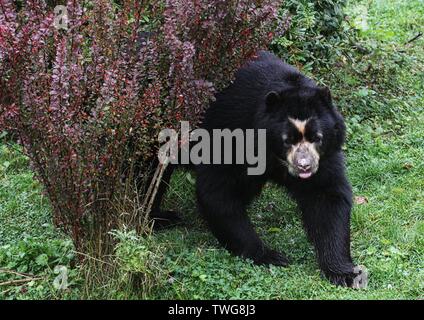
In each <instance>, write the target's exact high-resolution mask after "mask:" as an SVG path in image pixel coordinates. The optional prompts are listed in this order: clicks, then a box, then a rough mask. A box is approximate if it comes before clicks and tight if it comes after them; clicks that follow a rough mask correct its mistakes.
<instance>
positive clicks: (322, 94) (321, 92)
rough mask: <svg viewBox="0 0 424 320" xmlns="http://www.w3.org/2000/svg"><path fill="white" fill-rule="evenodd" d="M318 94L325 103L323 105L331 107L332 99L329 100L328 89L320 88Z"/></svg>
mask: <svg viewBox="0 0 424 320" xmlns="http://www.w3.org/2000/svg"><path fill="white" fill-rule="evenodd" d="M318 93H319V95H320V97H321V98H322V99H323V100H324V101H325V103H326V104H327V105H328V106H329V107H331V106H332V98H331V92H330V89H329V88H328V87H321V88H319V89H318Z"/></svg>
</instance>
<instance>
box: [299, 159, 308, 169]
mask: <svg viewBox="0 0 424 320" xmlns="http://www.w3.org/2000/svg"><path fill="white" fill-rule="evenodd" d="M297 167H298V168H299V169H300V170H302V171H309V170H310V169H311V164H310V162H309V161H308V160H307V159H300V160H299V161H298V163H297Z"/></svg>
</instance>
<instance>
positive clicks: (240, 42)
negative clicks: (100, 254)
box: [0, 0, 279, 250]
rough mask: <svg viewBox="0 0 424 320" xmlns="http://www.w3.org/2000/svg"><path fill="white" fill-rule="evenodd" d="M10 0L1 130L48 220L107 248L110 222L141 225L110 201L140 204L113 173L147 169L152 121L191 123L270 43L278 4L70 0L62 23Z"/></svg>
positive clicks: (5, 12)
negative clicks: (31, 178) (39, 192)
mask: <svg viewBox="0 0 424 320" xmlns="http://www.w3.org/2000/svg"><path fill="white" fill-rule="evenodd" d="M16 3H17V1H12V0H0V75H1V78H0V126H1V127H0V131H3V130H7V131H8V132H11V133H13V135H14V136H15V137H17V139H18V141H19V143H21V144H22V145H23V147H24V150H25V153H26V154H27V155H28V156H29V158H30V160H31V164H32V168H33V170H34V172H35V174H36V176H37V178H38V179H39V180H40V181H41V183H42V185H43V186H44V190H45V193H46V195H47V196H48V198H49V199H50V202H51V205H52V208H53V215H54V221H55V223H56V224H57V225H58V226H60V227H61V228H63V229H64V230H65V231H66V232H67V233H68V234H70V235H71V236H72V238H73V239H74V242H75V245H76V247H77V249H80V250H87V246H90V245H94V247H96V248H97V247H100V248H101V247H104V246H106V244H105V242H102V241H105V239H106V238H107V237H104V236H105V235H107V234H108V231H110V230H111V229H113V228H117V227H119V225H120V223H126V224H132V225H131V226H132V227H137V225H139V224H140V221H142V217H139V216H138V215H142V214H143V213H144V211H143V210H136V211H135V212H131V213H128V214H125V212H122V208H119V205H117V204H122V203H125V202H126V201H127V200H128V198H129V200H130V201H133V202H134V203H139V201H138V200H137V199H136V198H139V197H141V199H143V192H142V190H144V189H143V188H141V189H140V190H141V192H138V195H137V194H136V193H128V192H127V191H126V188H127V187H128V183H123V179H122V177H123V176H125V177H126V181H128V180H129V177H130V176H131V174H130V173H128V171H129V170H131V168H133V167H134V166H133V164H134V163H137V166H138V170H137V171H136V172H137V175H138V176H137V177H135V178H134V179H140V178H141V176H151V170H152V168H151V166H149V164H150V163H151V162H152V159H154V157H155V156H156V150H157V148H158V144H157V135H158V132H159V130H161V129H162V128H164V127H176V125H177V123H178V121H179V120H189V121H190V122H191V123H192V124H195V123H197V122H198V121H199V119H200V117H201V115H202V112H203V111H204V109H205V107H206V106H207V104H208V101H209V100H210V99H212V98H213V94H214V92H216V90H220V89H222V88H223V87H225V86H226V85H227V84H228V83H229V81H231V79H232V77H233V75H234V72H235V70H236V69H237V68H238V67H239V66H240V65H241V64H242V63H243V62H244V61H246V59H248V58H250V57H251V56H252V55H254V53H255V52H256V50H257V49H258V48H260V47H265V46H266V45H267V44H268V43H269V41H270V40H271V37H272V26H273V21H274V18H275V14H276V9H277V8H278V5H279V1H273V0H256V1H246V0H207V1H206V0H166V1H164V0H151V1H136V0H134V1H120V2H118V1H111V0H93V1H90V2H84V3H85V5H82V4H81V1H72V0H70V1H68V2H67V5H66V7H67V10H68V18H69V19H68V25H67V30H63V29H58V28H56V27H55V24H54V22H55V21H56V19H57V17H56V16H55V14H54V11H53V8H51V7H48V6H46V4H45V3H44V1H41V0H28V1H25V2H24V4H23V5H22V4H21V5H20V6H21V7H19V8H17V7H16ZM146 31H148V33H146ZM124 180H125V179H124ZM146 183H147V184H148V180H146V181H145V184H146ZM144 187H145V185H144ZM140 190H139V191H140ZM141 202H143V201H141ZM90 240H91V241H90ZM93 241H95V242H96V243H94V244H93Z"/></svg>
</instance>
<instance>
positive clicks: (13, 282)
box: [0, 277, 44, 287]
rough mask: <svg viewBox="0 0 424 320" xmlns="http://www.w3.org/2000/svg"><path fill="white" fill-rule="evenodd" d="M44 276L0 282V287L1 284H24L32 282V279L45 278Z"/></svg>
mask: <svg viewBox="0 0 424 320" xmlns="http://www.w3.org/2000/svg"><path fill="white" fill-rule="evenodd" d="M43 279H44V278H43V277H38V278H25V279H16V280H10V281H5V282H0V287H1V286H14V285H19V284H23V283H27V282H31V281H37V280H43Z"/></svg>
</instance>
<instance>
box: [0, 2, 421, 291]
mask: <svg viewBox="0 0 424 320" xmlns="http://www.w3.org/2000/svg"><path fill="white" fill-rule="evenodd" d="M350 9H351V14H352V15H353V16H354V15H358V12H360V13H361V12H362V13H364V12H367V13H368V15H367V16H366V17H367V19H366V20H364V19H363V21H366V25H367V26H368V28H366V27H365V28H363V30H362V31H361V38H362V41H363V42H364V43H366V44H367V46H368V49H369V53H367V54H365V55H363V56H361V57H358V58H357V59H356V60H355V61H354V62H352V61H345V62H344V63H343V64H340V65H339V66H337V67H335V69H333V70H321V71H320V72H319V74H315V75H314V77H315V78H316V79H317V80H319V81H320V82H322V83H324V84H327V85H329V86H330V87H331V88H332V90H333V93H334V96H335V98H336V101H337V103H338V105H339V107H340V109H341V110H342V111H343V113H344V114H345V116H346V121H347V125H348V143H347V145H346V153H347V164H348V174H349V177H350V179H351V182H352V185H353V189H354V193H355V196H357V197H364V198H365V200H366V201H365V202H364V203H362V204H355V206H354V210H353V214H352V252H353V256H354V259H355V260H356V261H357V262H358V263H360V264H363V265H365V266H366V267H367V268H368V270H369V274H370V277H369V280H370V281H369V287H368V288H367V289H365V290H352V289H346V288H339V287H335V286H333V285H331V284H330V283H329V282H328V281H326V280H325V279H323V278H322V277H321V276H320V272H319V270H318V267H317V264H316V261H315V257H314V253H313V250H312V247H311V246H310V244H309V243H308V242H307V240H306V237H305V233H304V232H303V230H302V227H301V222H300V219H299V214H298V211H297V209H296V206H295V205H294V203H293V202H292V201H291V200H290V199H289V198H288V197H287V196H286V194H285V193H284V191H283V190H278V189H276V188H275V187H273V186H272V185H269V186H267V187H266V189H265V191H264V193H263V194H262V196H261V197H260V198H259V199H258V200H257V201H256V202H255V203H254V204H253V205H252V207H251V209H250V213H251V217H252V219H253V220H254V223H255V225H256V226H257V230H258V232H259V233H260V234H261V236H262V237H263V239H264V240H265V241H266V242H267V243H269V244H270V245H271V246H273V247H275V248H279V249H280V250H282V251H284V252H285V253H286V254H287V255H288V256H289V257H290V259H291V262H292V263H291V265H290V267H288V268H277V267H259V266H254V265H253V264H251V263H250V262H247V261H245V260H241V259H239V258H236V257H233V256H231V255H229V254H228V253H227V252H226V251H225V250H223V249H222V248H221V247H219V246H218V244H217V241H216V240H215V239H214V238H213V236H212V235H211V234H210V233H209V232H208V231H207V229H206V227H205V226H204V224H203V223H202V221H201V220H200V218H199V217H198V215H197V213H196V211H195V199H194V191H193V184H192V182H191V181H192V179H191V178H190V177H187V174H186V173H184V172H179V173H178V174H176V175H174V177H173V179H172V182H171V190H170V192H169V194H168V196H167V199H166V200H167V201H166V205H167V206H168V207H171V208H173V209H177V210H178V211H180V212H181V213H182V214H183V216H184V217H185V220H186V225H185V226H184V227H179V228H175V229H172V230H166V231H162V232H160V233H157V234H154V235H153V236H152V237H151V238H150V239H149V244H150V245H151V246H152V247H154V248H156V249H152V250H157V254H158V255H160V259H161V263H160V265H155V268H161V276H160V278H159V280H157V281H156V282H154V283H153V284H151V286H150V287H151V290H150V291H149V293H148V294H147V296H146V295H143V296H141V295H139V294H137V293H136V292H128V289H125V288H121V287H119V288H117V287H114V288H112V287H111V286H113V284H109V286H107V287H99V288H97V289H95V290H94V291H93V292H87V291H86V290H83V289H82V288H83V287H84V286H83V284H82V280H81V274H83V272H80V270H79V267H77V266H75V265H74V262H75V259H74V255H73V253H72V246H71V244H70V242H69V240H68V239H66V237H64V236H62V235H61V234H60V233H59V232H58V231H56V230H55V229H54V228H53V226H52V223H51V219H50V214H49V212H50V209H49V206H48V203H47V201H46V199H44V198H43V197H42V196H41V195H40V187H39V186H38V184H37V183H36V182H34V179H33V177H32V174H31V172H30V171H29V169H28V163H27V161H26V159H25V158H24V157H23V156H20V155H19V153H18V152H17V151H15V150H14V147H11V146H6V145H5V144H3V145H0V268H6V269H8V270H15V271H19V272H22V273H31V274H34V275H35V276H39V277H41V278H42V279H40V280H35V281H31V282H29V283H27V284H26V285H24V286H16V285H14V286H0V299H1V298H20V299H27V298H78V297H89V298H90V297H91V298H93V297H108V298H121V297H131V298H137V297H147V298H153V299H154V298H160V299H164V298H170V299H173V298H178V299H190V298H194V299H208V298H209V299H216V298H217V299H230V298H233V299H246V298H247V299H269V298H271V299H420V298H421V299H423V298H424V179H423V178H424V161H423V154H424V36H423V37H421V38H419V39H417V40H416V41H414V42H412V43H410V44H407V45H406V44H405V43H406V42H407V41H408V40H410V39H412V38H413V37H414V36H415V35H417V34H418V33H419V32H424V27H423V26H424V1H423V0H410V1H403V0H390V1H382V0H375V1H360V2H359V3H358V2H355V4H351V6H350ZM364 17H365V16H364ZM357 20H358V19H357ZM358 21H359V20H358ZM358 25H359V22H358ZM121 238H122V239H123V240H122V241H123V242H122V248H124V249H125V248H135V250H129V249H128V250H127V251H125V250H123V251H122V252H129V253H128V254H129V255H130V254H131V253H134V252H135V251H137V248H141V247H142V248H144V249H145V242H146V241H145V239H142V238H139V237H135V236H134V235H133V234H131V233H127V234H126V235H125V236H121ZM125 246H126V247H125ZM159 248H160V252H159V251H158V250H159ZM144 249H143V250H144ZM135 256H136V255H135ZM125 263H127V266H128V265H129V264H128V263H129V262H128V261H127V262H125ZM58 264H61V265H65V266H68V268H69V269H70V273H69V279H70V286H69V289H68V290H66V291H63V292H61V291H57V290H56V289H55V288H54V286H53V284H52V283H53V279H54V278H55V276H56V275H55V273H54V271H53V268H54V266H56V265H58ZM131 266H132V268H134V265H133V264H131ZM10 279H15V278H12V276H11V275H10V274H7V273H4V272H3V273H2V272H1V269H0V283H1V282H3V281H7V280H10Z"/></svg>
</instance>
